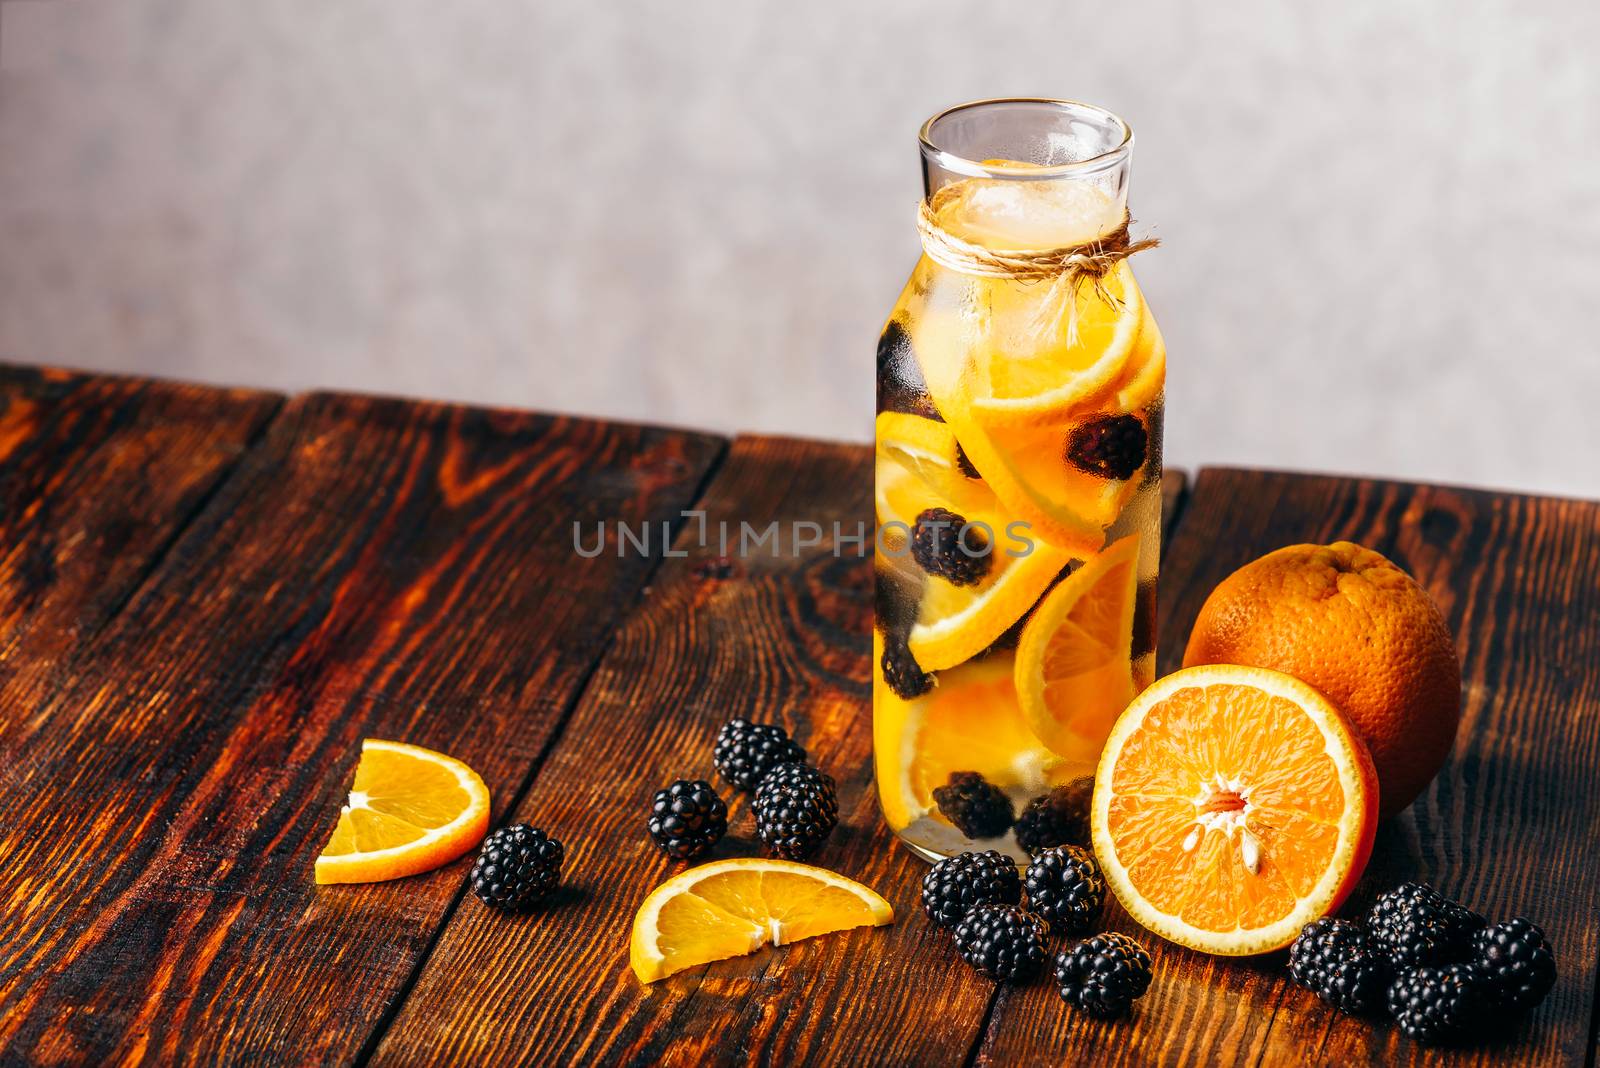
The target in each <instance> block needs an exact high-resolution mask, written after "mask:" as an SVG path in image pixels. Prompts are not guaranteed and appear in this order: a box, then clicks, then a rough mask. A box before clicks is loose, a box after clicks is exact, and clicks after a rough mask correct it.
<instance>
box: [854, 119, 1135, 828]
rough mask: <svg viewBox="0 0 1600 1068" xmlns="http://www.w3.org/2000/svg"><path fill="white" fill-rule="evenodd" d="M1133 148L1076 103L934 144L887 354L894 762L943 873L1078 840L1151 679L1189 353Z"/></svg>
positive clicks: (887, 334)
mask: <svg viewBox="0 0 1600 1068" xmlns="http://www.w3.org/2000/svg"><path fill="white" fill-rule="evenodd" d="M1132 150H1133V134H1132V131H1131V130H1130V129H1129V128H1128V126H1127V124H1126V123H1124V122H1123V121H1122V120H1121V119H1119V118H1117V117H1116V116H1115V115H1112V114H1111V113H1109V112H1107V111H1104V110H1102V109H1100V108H1096V107H1091V106H1089V105H1085V104H1078V103H1073V102H1069V101H1059V100H1033V99H1017V100H987V101H979V102H976V103H971V104H965V105H962V106H960V107H956V108H952V109H950V110H949V111H945V112H942V113H941V114H939V115H936V116H934V117H933V118H932V119H930V120H928V122H927V123H926V124H925V125H924V126H923V128H922V131H921V152H922V172H923V180H924V191H925V199H924V201H923V204H922V206H921V215H920V218H919V230H920V231H921V234H922V239H923V249H924V252H923V255H922V257H921V258H920V259H919V260H918V262H917V265H916V268H915V269H914V270H913V272H912V274H911V278H910V281H908V282H907V283H906V286H905V289H904V290H903V291H902V292H901V294H900V298H899V300H898V301H897V302H896V304H895V307H894V310H893V312H892V313H891V314H890V316H889V320H888V323H887V325H886V326H885V328H884V331H883V334H882V336H881V338H880V340H879V343H878V371H877V374H878V400H877V409H878V416H877V424H876V452H875V468H874V478H875V501H876V507H877V522H878V527H879V533H878V545H877V554H876V578H877V619H876V626H875V632H874V674H873V742H874V746H873V747H874V760H875V765H876V772H877V782H878V791H879V798H880V801H881V803H882V808H883V812H884V815H885V818H886V819H887V820H888V822H889V825H890V827H891V828H892V829H893V830H894V832H895V833H896V834H897V835H899V837H900V838H901V839H902V841H904V842H905V843H906V844H907V845H909V846H910V847H911V848H912V849H913V850H915V851H916V852H918V853H920V854H921V855H923V856H924V857H926V858H929V859H935V858H938V857H943V856H949V855H952V854H955V853H958V852H962V851H964V850H968V849H974V848H997V849H1000V850H1002V851H1005V852H1009V853H1010V854H1011V855H1013V856H1014V857H1016V858H1017V859H1019V860H1025V859H1026V853H1025V851H1024V849H1023V846H1022V845H1019V843H1018V835H1019V834H1020V835H1021V837H1022V839H1023V844H1024V845H1028V844H1031V845H1035V846H1037V845H1038V844H1039V839H1040V838H1041V836H1042V837H1046V838H1048V837H1051V836H1054V835H1058V834H1059V833H1061V832H1060V830H1059V827H1060V826H1062V825H1063V823H1065V824H1068V825H1070V823H1071V821H1072V820H1073V819H1074V818H1076V817H1075V815H1074V813H1075V812H1076V811H1077V809H1078V808H1080V807H1081V806H1082V805H1083V804H1084V803H1085V802H1086V799H1087V796H1088V790H1087V788H1086V785H1085V784H1084V783H1083V782H1082V779H1083V778H1084V777H1086V776H1092V775H1093V773H1094V768H1095V764H1096V761H1097V760H1098V758H1099V755H1100V750H1101V748H1102V746H1103V745H1104V743H1105V739H1106V736H1107V734H1108V733H1109V731H1110V729H1111V726H1112V724H1113V723H1114V722H1115V721H1116V718H1117V716H1118V715H1119V714H1120V713H1121V712H1122V710H1123V708H1124V707H1126V705H1127V703H1128V702H1129V701H1130V700H1131V699H1132V698H1133V696H1134V695H1135V694H1136V693H1137V692H1138V691H1139V690H1141V689H1143V688H1144V687H1145V686H1146V685H1148V684H1149V683H1150V682H1151V681H1152V679H1153V673H1154V665H1155V583H1156V573H1157V568H1158V565H1159V561H1160V551H1161V547H1160V538H1161V531H1160V528H1161V421H1162V406H1163V391H1164V386H1165V379H1166V347H1165V345H1164V344H1163V343H1162V340H1161V333H1160V331H1159V330H1158V329H1157V327H1156V324H1155V320H1154V319H1153V318H1152V317H1151V315H1150V311H1149V309H1148V308H1147V307H1146V305H1145V302H1144V298H1143V295H1142V294H1141V293H1140V291H1139V287H1138V284H1137V283H1136V282H1135V281H1134V278H1133V274H1132V272H1131V270H1130V269H1129V260H1128V259H1127V256H1128V255H1129V254H1131V252H1133V251H1139V250H1140V249H1141V248H1142V247H1145V246H1146V245H1148V244H1153V242H1149V243H1136V242H1132V241H1131V239H1130V238H1129V237H1128V234H1127V196H1128V173H1129V162H1130V159H1131V156H1132ZM1052 791H1055V794H1054V798H1053V801H1052V802H1051V803H1050V804H1047V803H1046V801H1043V800H1039V799H1041V798H1048V797H1050V795H1051V794H1052ZM1030 803H1032V804H1033V807H1034V811H1033V812H1031V813H1030V812H1028V811H1027V810H1028V807H1029V805H1030ZM1046 810H1048V811H1046ZM1050 813H1053V815H1051V814H1050ZM1019 818H1020V819H1021V822H1020V823H1018V822H1017V820H1018V819H1019ZM1045 844H1050V843H1045Z"/></svg>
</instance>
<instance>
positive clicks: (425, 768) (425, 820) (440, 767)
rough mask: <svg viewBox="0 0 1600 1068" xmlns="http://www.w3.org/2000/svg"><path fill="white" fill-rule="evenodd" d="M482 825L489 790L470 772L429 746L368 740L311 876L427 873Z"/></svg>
mask: <svg viewBox="0 0 1600 1068" xmlns="http://www.w3.org/2000/svg"><path fill="white" fill-rule="evenodd" d="M488 829H489V788H488V787H486V786H485V785H484V784H483V780H482V779H481V778H479V777H478V773H477V772H475V771H473V770H472V769H471V768H469V767H467V766H466V765H465V764H463V763H462V762H461V761H459V760H456V759H455V758H454V757H448V756H445V755H444V754H443V753H436V752H434V751H433V750H432V749H424V748H422V747H421V746H417V745H406V744H405V743H403V742H386V741H383V740H381V739H378V738H368V739H366V740H364V741H363V742H362V743H361V760H360V761H359V762H358V763H357V764H356V779H355V783H354V785H352V786H351V788H350V796H349V800H347V801H346V802H345V804H344V807H343V808H341V809H340V810H339V823H338V826H336V827H335V828H334V829H333V836H332V837H331V838H329V839H328V844H327V845H326V846H324V847H323V849H322V855H321V856H320V857H318V858H317V874H316V879H317V882H319V883H374V882H380V881H382V880H385V879H399V878H401V877H402V876H406V875H417V874H420V873H422V872H425V871H432V870H433V869H435V868H439V867H443V866H444V865H446V864H448V863H450V862H451V861H452V860H455V859H456V858H457V857H459V856H461V855H462V854H464V853H466V852H467V851H468V850H470V849H472V848H473V847H474V846H476V845H477V844H478V843H479V842H481V841H483V835H484V832H485V831H487V830H488Z"/></svg>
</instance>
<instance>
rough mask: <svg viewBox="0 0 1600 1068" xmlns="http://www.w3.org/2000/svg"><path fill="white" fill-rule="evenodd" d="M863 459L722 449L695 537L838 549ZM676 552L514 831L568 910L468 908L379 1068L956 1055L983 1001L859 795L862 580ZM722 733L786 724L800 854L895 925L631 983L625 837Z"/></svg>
mask: <svg viewBox="0 0 1600 1068" xmlns="http://www.w3.org/2000/svg"><path fill="white" fill-rule="evenodd" d="M869 463H870V460H869V455H868V452H867V450H865V449H853V448H844V447H838V446H825V445H820V444H816V443H808V442H795V441H784V440H774V439H762V438H741V439H739V440H738V441H736V442H735V444H734V447H733V449H732V450H731V452H730V455H729V458H728V460H727V462H726V463H725V465H724V466H723V468H722V470H721V471H720V472H719V474H718V477H717V480H716V482H715V483H714V484H713V485H712V487H711V489H710V491H709V492H708V494H707V497H706V499H705V501H704V502H703V507H704V508H705V510H706V512H707V513H708V516H709V519H708V522H709V523H710V524H712V529H715V526H716V524H717V523H718V522H719V521H720V520H727V521H729V522H732V523H737V522H738V521H739V520H746V521H748V522H750V523H752V524H755V525H756V526H758V527H759V526H763V525H765V524H766V523H768V522H771V521H773V520H778V521H780V522H781V523H783V524H787V523H788V522H789V521H791V520H794V519H810V520H814V521H816V522H818V523H821V524H823V525H824V527H830V526H831V524H832V523H833V522H834V521H839V522H841V523H843V524H845V527H846V529H847V530H848V529H850V528H852V527H853V525H854V524H855V523H857V522H870V515H871V504H870V501H869V494H870V477H871V476H870V468H869ZM1181 485H1182V479H1181V476H1180V477H1177V478H1175V479H1174V480H1173V481H1172V482H1171V483H1169V489H1170V491H1171V492H1172V493H1173V494H1177V493H1178V492H1179V491H1180V490H1181ZM685 535H686V537H685V544H684V548H685V549H686V551H688V552H689V553H690V556H689V557H688V558H687V559H684V560H674V561H671V562H670V563H669V564H668V565H667V566H666V567H665V568H663V572H662V575H661V577H660V579H659V580H658V581H657V583H656V584H655V587H654V589H653V592H652V594H651V597H650V599H649V601H648V602H647V604H646V605H645V607H644V609H643V610H642V611H641V612H640V613H639V614H638V615H636V616H635V617H634V618H633V619H631V620H629V622H628V624H627V625H626V626H625V627H624V628H623V629H622V630H621V632H620V633H619V634H618V636H617V640H616V643H615V645H614V646H613V648H612V650H611V652H610V653H609V654H608V656H607V658H606V660H605V662H604V663H603V665H602V666H601V668H600V669H599V671H597V672H596V674H595V677H594V680H593V682H592V683H591V684H590V687H589V690H588V692H587V693H585V695H584V698H583V700H582V702H581V704H580V706H579V709H578V711H577V712H576V713H575V714H574V717H573V719H572V722H571V723H570V724H569V726H568V728H567V730H566V732H565V733H564V735H563V737H562V739H561V741H560V743H559V744H558V745H557V746H556V748H555V750H554V752H553V753H552V755H551V758H550V760H549V761H548V762H547V764H546V766H545V768H544V770H543V771H542V772H541V774H540V776H539V778H538V780H537V782H536V783H535V784H534V787H533V789H532V791H531V792H530V794H529V796H528V798H527V800H526V801H525V802H524V803H523V805H522V806H521V808H520V810H519V811H518V813H517V814H516V817H515V818H517V819H523V820H528V821H531V822H534V823H536V824H538V825H540V826H543V827H545V828H547V829H549V830H550V831H551V832H552V833H554V834H556V835H557V836H558V837H562V838H564V839H565V841H566V843H567V846H568V850H569V852H568V858H569V859H568V862H567V869H566V870H567V881H568V883H569V884H570V886H571V890H570V892H569V893H570V896H569V897H568V898H567V899H566V900H564V901H562V902H561V903H559V904H558V905H557V906H555V907H553V908H551V909H549V910H547V911H545V912H543V913H541V914H539V915H535V916H531V917H505V916H499V915H495V914H492V913H491V912H490V911H489V910H487V909H485V908H483V907H481V906H480V905H479V904H478V902H476V901H475V900H470V899H469V900H467V901H465V902H464V904H463V906H462V908H461V909H460V910H459V911H458V913H457V914H456V915H455V916H454V917H453V918H452V920H451V922H450V924H449V925H448V927H447V928H446V930H445V933H444V935H443V937H442V938H441V939H440V942H439V945H438V947H437V948H436V950H435V952H434V954H433V956H432V957H431V958H430V960H429V961H428V964H427V966H426V967H425V969H424V971H423V974H422V977H421V979H420V980H419V982H418V984H417V987H416V989H415V990H414V991H413V993H412V996H411V997H410V998H409V999H408V1000H407V1002H406V1004H405V1005H404V1006H403V1007H402V1009H401V1011H400V1013H399V1015H398V1017H397V1018H396V1020H395V1023H394V1025H393V1026H392V1027H391V1029H390V1030H389V1032H388V1033H387V1034H386V1035H385V1037H384V1039H383V1041H382V1043H381V1044H380V1046H379V1047H378V1050H377V1055H376V1058H375V1059H376V1061H377V1062H379V1063H384V1064H418V1063H552V1064H567V1063H597V1064H612V1063H628V1064H651V1063H657V1062H660V1063H667V1064H695V1065H699V1064H740V1065H742V1064H746V1063H750V1062H757V1063H763V1064H791V1063H795V1064H798V1063H840V1064H846V1063H859V1064H877V1063H907V1064H919V1065H934V1064H959V1063H961V1062H962V1061H963V1059H964V1058H965V1057H966V1055H967V1053H968V1050H969V1049H970V1048H971V1046H972V1043H973V1040H974V1038H975V1037H976V1036H977V1035H978V1033H979V1027H980V1022H981V1020H982V1019H983V1015H984V1012H985V1009H986V1007H987V1004H988V1001H989V998H990V997H991V996H992V992H993V991H992V987H991V986H990V984H988V983H986V982H984V981H982V980H980V979H978V978H977V977H975V976H974V975H973V974H972V973H971V972H969V971H968V970H967V969H965V968H961V967H950V966H949V964H950V963H951V959H950V958H949V957H948V953H949V951H948V947H947V944H946V942H947V940H946V939H945V938H944V936H943V935H942V934H940V933H939V932H937V931H935V930H933V929H932V928H931V927H930V925H928V924H927V923H926V922H925V921H924V920H923V918H922V916H921V913H920V911H919V909H918V907H917V903H916V902H917V893H918V887H919V883H920V880H921V877H922V874H923V872H925V871H926V870H927V869H926V865H925V864H923V862H921V861H920V860H917V859H916V858H914V857H913V856H912V855H911V854H910V853H908V852H907V851H905V850H904V849H901V848H900V847H898V846H897V845H896V844H895V843H894V842H893V840H892V838H891V836H890V835H889V833H888V830H887V828H886V827H885V826H884V824H883V820H882V817H881V815H880V814H879V812H878V807H877V801H876V798H875V796H874V795H873V790H872V770H871V759H870V758H871V714H870V704H871V699H870V694H869V688H870V670H869V663H868V661H869V650H870V642H869V627H870V618H871V616H870V613H871V597H870V586H871V572H870V565H869V563H868V562H867V561H866V560H858V559H854V558H852V557H850V556H849V555H848V554H849V553H850V551H851V550H850V548H849V547H848V546H845V547H844V551H845V552H846V554H847V555H846V557H845V558H844V559H836V558H835V557H834V556H833V555H832V551H831V548H830V547H827V546H824V547H819V548H817V549H815V550H813V551H810V552H808V553H806V554H805V555H803V556H802V557H800V558H798V559H795V558H784V559H778V560H772V559H769V558H765V557H759V558H756V559H751V560H740V561H738V562H736V564H735V565H734V568H733V570H732V571H731V572H730V573H728V574H726V575H724V574H722V573H721V570H720V569H719V568H717V567H716V566H715V564H714V563H713V561H712V558H713V557H715V556H716V555H717V552H716V550H715V549H711V550H705V549H701V548H699V547H697V546H694V545H692V544H688V542H691V541H692V540H694V539H693V538H692V536H691V535H692V532H689V531H686V532H685ZM735 715H746V716H754V717H757V718H760V719H763V720H776V721H781V722H783V723H784V724H785V725H786V726H787V727H788V728H789V729H790V730H791V731H792V732H794V733H795V734H796V736H797V737H798V738H799V739H800V740H801V741H802V742H803V743H804V744H805V745H806V747H807V749H808V750H809V751H810V752H811V754H812V755H813V758H814V759H816V760H817V761H818V762H819V763H820V764H821V766H823V767H824V768H826V769H827V770H828V771H829V772H830V773H831V774H833V775H834V776H835V777H836V778H837V779H838V781H839V788H840V804H841V813H842V823H841V826H840V828H839V830H838V831H836V832H835V835H834V837H833V838H832V839H830V841H829V842H828V843H827V845H826V846H824V848H823V849H822V850H821V851H820V852H819V853H818V854H817V856H816V857H815V858H814V859H815V860H816V861H817V862H818V863H820V864H823V865H825V866H828V867H830V868H833V869H835V870H837V871H840V872H842V873H844V874H846V875H849V876H851V877H853V878H857V879H860V880H862V881H863V882H866V883H867V884H868V885H870V886H873V887H875V888H877V889H878V890H879V891H880V892H881V893H883V894H884V895H885V896H887V897H888V898H889V900H890V901H891V902H892V903H893V904H894V906H895V909H896V913H897V916H898V919H897V922H896V923H895V925H894V926H893V927H890V928H888V929H880V930H869V931H857V932H851V933H847V934H841V935H835V936H830V937H827V938H821V939H817V940H815V941H811V942H802V943H798V944H796V945H793V946H789V947H785V948H784V949H782V950H781V951H774V950H767V951H763V952H762V953H759V954H757V955H755V956H752V957H746V958H741V959H737V960H731V961H723V962H718V963H716V964H712V965H708V966H706V967H704V968H698V969H693V970H691V971H690V972H687V973H684V974H681V975H678V976H674V977H673V978H671V979H669V980H665V981H663V982H659V983H656V984H653V985H651V986H649V987H644V986H641V985H640V984H639V983H638V982H637V981H636V980H635V979H634V977H633V975H632V973H631V972H630V971H629V970H628V961H627V957H628V949H627V939H628V932H629V929H630V927H631V924H632V917H633V912H634V910H635V908H636V907H637V906H638V904H639V902H640V901H642V900H643V898H644V897H645V895H646V894H647V893H648V892H649V890H650V888H651V887H653V886H655V885H656V884H658V883H659V882H660V881H661V880H662V879H664V878H666V877H667V876H668V875H669V874H671V873H672V872H674V871H676V870H678V869H677V868H676V867H675V866H674V865H671V864H669V863H667V862H666V861H664V860H663V859H661V858H660V857H659V856H658V855H657V853H656V851H655V850H654V849H653V848H652V847H651V846H650V845H649V842H648V840H647V839H646V838H645V836H644V830H643V820H644V814H645V812H646V811H647V808H648V803H649V797H650V794H651V792H653V791H654V790H655V789H657V788H659V787H660V786H662V785H665V783H666V782H668V781H670V780H671V779H672V778H674V777H676V776H690V777H694V776H704V777H707V778H710V779H712V780H713V781H714V782H715V781H717V780H716V779H715V775H714V772H713V770H712V767H711V762H710V760H711V758H710V753H711V742H712V739H713V737H714V736H715V733H716V731H717V728H718V727H719V726H720V725H721V724H722V723H723V722H725V721H726V720H728V719H729V718H731V717H733V716H735ZM719 788H721V787H720V784H719ZM722 792H723V794H724V796H725V797H726V798H728V799H730V800H732V802H733V803H732V806H731V823H732V827H733V830H732V832H730V836H729V838H728V839H727V840H725V841H724V843H723V844H722V845H720V846H719V847H718V849H717V851H716V853H715V854H714V856H719V857H720V856H742V855H759V848H758V846H757V844H756V843H755V842H754V841H753V840H752V835H751V828H750V823H749V816H748V813H747V804H746V802H745V800H744V799H742V798H735V797H734V795H733V794H732V792H731V791H729V790H726V789H725V788H724V789H722ZM869 992H870V993H869Z"/></svg>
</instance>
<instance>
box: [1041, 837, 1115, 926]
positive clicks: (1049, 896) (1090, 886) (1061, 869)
mask: <svg viewBox="0 0 1600 1068" xmlns="http://www.w3.org/2000/svg"><path fill="white" fill-rule="evenodd" d="M1022 885H1023V886H1024V887H1025V888H1026V889H1027V891H1028V907H1029V908H1030V909H1032V910H1033V911H1034V912H1037V913H1038V914H1039V915H1040V916H1043V917H1044V919H1045V922H1046V923H1048V924H1049V925H1050V929H1051V930H1052V931H1060V932H1061V933H1062V934H1069V935H1079V934H1083V932H1085V931H1087V930H1088V929H1089V928H1090V927H1092V926H1093V925H1094V921H1095V919H1096V918H1097V917H1098V916H1099V915H1100V906H1101V905H1103V904H1105V900H1106V880H1105V876H1103V875H1101V874H1100V865H1099V864H1096V863H1095V859H1094V854H1093V853H1090V852H1089V851H1088V850H1087V849H1080V848H1079V847H1078V846H1071V845H1067V846H1053V847H1051V848H1050V849H1046V850H1044V851H1043V852H1042V853H1040V854H1039V855H1038V856H1036V857H1034V858H1033V863H1032V864H1029V865H1028V874H1027V877H1026V878H1025V879H1023V882H1022Z"/></svg>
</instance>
